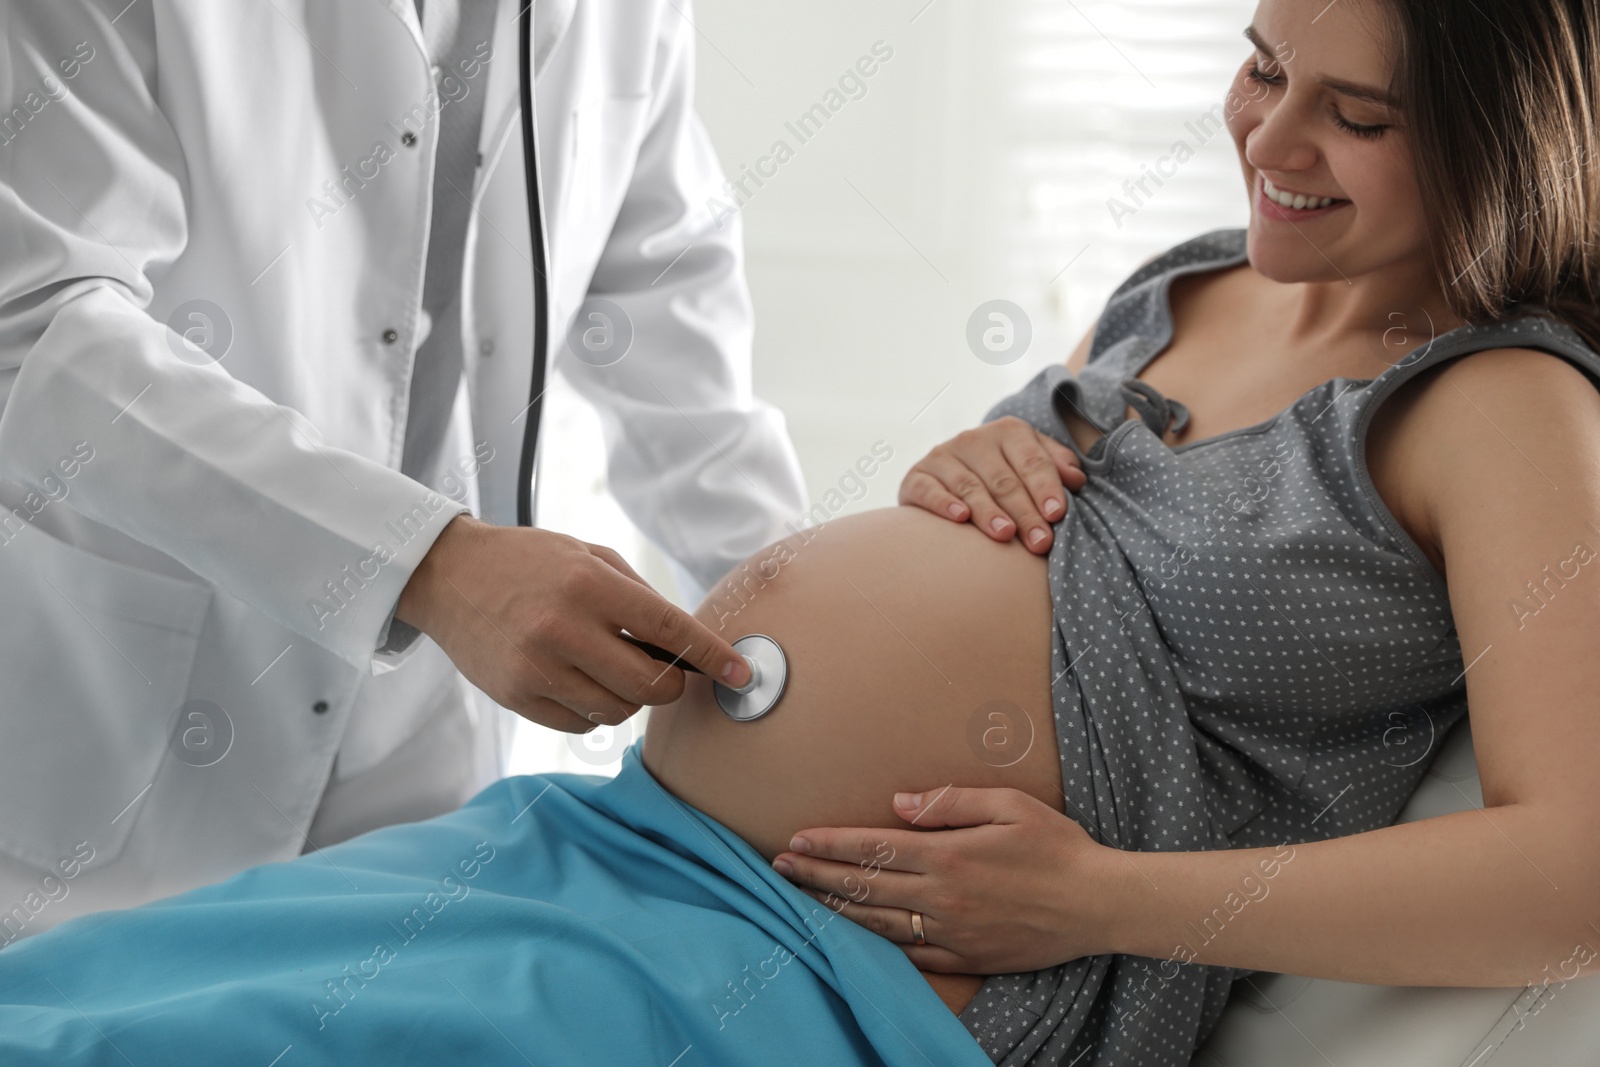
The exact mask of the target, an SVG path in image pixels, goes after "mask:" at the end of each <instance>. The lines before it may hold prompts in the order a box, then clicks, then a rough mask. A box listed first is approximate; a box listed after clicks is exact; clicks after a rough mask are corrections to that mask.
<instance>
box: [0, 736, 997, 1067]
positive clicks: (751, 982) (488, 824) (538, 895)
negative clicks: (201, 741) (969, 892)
mask: <svg viewBox="0 0 1600 1067" xmlns="http://www.w3.org/2000/svg"><path fill="white" fill-rule="evenodd" d="M640 744H642V742H639V743H636V744H635V745H634V746H633V747H632V748H630V749H628V751H627V752H626V753H625V755H624V758H623V763H622V767H621V770H620V772H619V773H618V775H617V776H616V777H615V778H614V779H608V778H604V777H600V776H595V775H576V774H545V775H533V776H527V777H518V778H509V779H506V780H504V781H501V782H497V783H496V784H494V785H492V786H490V787H489V788H487V789H485V790H484V791H483V792H481V793H479V794H478V795H477V796H476V797H475V798H474V799H473V800H471V801H470V802H469V803H468V804H467V805H466V806H464V807H463V808H462V809H461V810H459V811H456V812H453V813H451V814H449V815H444V816H441V817H439V818H435V819H430V820H427V821H425V822H419V823H412V824H408V825H403V826H395V827H388V828H386V829H383V830H379V831H376V832H373V833H370V834H365V835H363V836H361V837H359V838H356V839H354V840H352V841H348V842H345V843H344V844H341V845H338V846H336V847H334V848H329V849H325V850H323V851H321V852H319V853H315V854H312V855H309V856H305V857H302V858H300V859H298V860H295V861H293V862H289V863H273V864H266V865H264V866H260V867H255V868H252V869H250V870H248V871H245V872H243V873H242V874H240V875H238V876H236V877H234V878H232V879H230V880H228V881H226V882H223V883H220V884H218V885H215V886H208V887H205V888H202V889H197V890H194V891H191V892H188V893H185V894H182V895H180V896H176V897H171V898H168V899H166V900H162V901H157V902H155V903H152V904H148V905H145V906H143V907H140V908H134V909H130V910H126V911H118V912H108V913H102V914H98V915H90V916H85V917H83V918H80V919H76V920H73V921H71V922H68V923H65V924H63V925H62V926H60V927H58V928H56V929H54V930H51V931H48V932H46V933H44V934H41V935H39V936H37V937H34V938H31V939H27V940H24V941H19V942H17V943H15V944H13V945H12V946H10V947H9V948H6V949H4V950H3V951H0V1064H6V1065H7V1067H28V1065H33V1064H41V1065H42V1064H49V1065H51V1067H56V1065H59V1064H68V1063H70V1064H75V1065H77V1064H107V1065H113V1064H114V1065H118V1067H127V1065H128V1064H132V1065H134V1067H167V1065H179V1064H223V1063H225V1064H253V1065H258V1067H268V1065H269V1064H271V1065H273V1067H298V1065H300V1064H312V1063H331V1064H342V1065H345V1064H360V1063H383V1064H386V1065H387V1064H413V1063H414V1064H439V1063H470V1064H474V1065H479V1067H486V1065H498V1064H506V1065H514V1067H525V1065H527V1064H537V1065H538V1067H547V1065H559V1064H585V1065H588V1064H607V1065H610V1064H659V1065H661V1067H696V1065H702V1064H790V1063H793V1064H857V1063H859V1064H888V1065H896V1067H898V1065H907V1067H910V1065H916V1067H928V1065H929V1064H939V1065H957V1067H960V1065H965V1064H970V1065H972V1067H985V1065H987V1064H989V1062H990V1061H989V1058H988V1057H987V1056H985V1055H984V1054H983V1052H982V1051H981V1049H980V1048H979V1047H978V1045H977V1044H976V1042H974V1041H973V1039H972V1037H971V1036H970V1035H969V1033H968V1032H967V1030H966V1028H965V1027H964V1026H963V1025H962V1024H961V1023H960V1022H959V1021H958V1020H957V1019H956V1017H955V1016H954V1015H952V1014H951V1013H950V1011H949V1010H948V1009H946V1008H945V1007H944V1005H943V1004H942V1003H941V1002H940V1001H939V999H938V997H937V996H936V995H935V994H934V992H933V990H932V989H931V988H930V987H929V986H928V985H927V983H926V982H924V981H923V980H922V978H921V976H919V975H918V974H917V972H916V970H915V969H914V968H913V967H912V966H911V964H910V962H909V961H908V960H907V959H906V958H905V956H904V955H903V954H902V953H901V952H900V951H899V949H898V948H896V947H895V946H894V945H892V944H891V943H889V942H888V941H885V940H883V939H881V938H879V937H877V936H876V935H873V934H870V933H868V932H867V931H865V930H863V929H861V928H860V927H858V926H856V925H855V924H853V923H851V922H850V921H849V920H847V919H845V918H843V917H842V916H839V915H836V914H834V913H833V912H832V911H830V910H829V909H828V908H827V907H825V906H824V905H822V904H819V903H818V902H817V901H815V900H813V899H811V898H810V897H808V896H806V895H805V894H803V893H801V892H800V891H799V890H797V889H796V888H794V887H793V886H792V885H790V884H789V883H787V882H786V881H784V880H783V879H782V878H780V877H778V876H777V875H776V874H775V873H774V872H773V871H772V870H771V868H770V867H768V865H767V864H766V863H765V862H764V861H763V860H762V859H761V857H760V855H759V854H757V853H756V852H755V850H754V849H752V848H751V847H750V846H749V845H748V844H746V843H745V842H744V841H743V840H742V839H740V838H739V837H737V836H736V835H734V834H733V833H732V832H731V831H730V830H728V829H727V828H726V827H724V826H722V825H721V824H720V823H718V822H716V821H715V820H713V819H711V818H709V817H707V816H706V815H704V814H702V813H701V812H699V811H698V810H696V809H694V808H692V807H690V806H689V805H687V804H685V803H683V802H682V801H680V800H678V799H677V798H675V797H673V796H672V795H671V794H669V793H667V792H666V791H665V790H664V789H663V788H662V787H661V785H660V784H659V783H658V782H657V781H656V780H655V779H654V778H653V777H652V776H651V775H650V773H649V772H648V771H647V770H646V769H645V767H644V764H643V762H642V761H641V759H640V757H639V747H640Z"/></svg>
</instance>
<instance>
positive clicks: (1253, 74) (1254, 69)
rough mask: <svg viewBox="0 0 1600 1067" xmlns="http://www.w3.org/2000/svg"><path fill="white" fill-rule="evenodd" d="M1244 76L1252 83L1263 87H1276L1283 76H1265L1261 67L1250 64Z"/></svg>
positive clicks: (1256, 64)
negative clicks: (1258, 83)
mask: <svg viewBox="0 0 1600 1067" xmlns="http://www.w3.org/2000/svg"><path fill="white" fill-rule="evenodd" d="M1246 76H1247V77H1249V78H1251V79H1253V80H1254V81H1258V82H1260V83H1261V84H1263V85H1277V84H1278V83H1279V82H1281V81H1283V75H1281V74H1267V73H1265V72H1264V71H1263V70H1262V69H1261V66H1260V64H1258V63H1252V64H1250V71H1249V73H1248V75H1246Z"/></svg>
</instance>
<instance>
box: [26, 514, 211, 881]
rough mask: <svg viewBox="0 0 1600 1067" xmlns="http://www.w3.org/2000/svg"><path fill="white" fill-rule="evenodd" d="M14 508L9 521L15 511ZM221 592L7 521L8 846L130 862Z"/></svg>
mask: <svg viewBox="0 0 1600 1067" xmlns="http://www.w3.org/2000/svg"><path fill="white" fill-rule="evenodd" d="M7 517H9V516H7ZM210 601H211V590H210V589H209V587H207V586H204V585H201V584H199V583H196V582H189V581H183V580H180V579H177V578H170V577H167V576H165V575H160V574H155V573H153V572H149V571H144V570H140V569H138V568H135V567H130V566H126V565H124V564H121V563H117V562H113V561H112V560H109V559H105V558H103V557H101V556H97V555H94V554H92V553H89V552H86V551H84V550H82V549H79V548H76V547H74V546H72V545H70V544H67V543H66V542H64V541H60V540H57V539H56V538H54V537H52V536H50V535H49V534H47V533H44V532H42V531H40V530H38V529H36V528H35V527H34V526H33V525H31V524H30V523H25V522H23V523H19V522H15V521H13V522H11V523H10V524H8V525H6V526H3V527H0V731H3V733H0V851H3V852H5V853H8V854H10V855H11V856H13V857H15V858H16V859H19V860H21V861H23V862H24V863H28V864H32V865H33V866H36V867H40V868H46V869H48V868H54V867H55V866H56V864H57V863H59V862H61V861H62V860H64V859H67V858H70V857H72V856H73V855H74V853H75V852H76V850H77V849H78V848H79V846H80V845H81V843H83V842H88V843H89V844H90V845H91V846H92V847H93V849H94V857H95V861H96V862H97V863H104V862H107V861H109V860H111V859H113V858H115V857H116V855H117V854H118V853H120V852H121V851H122V847H123V845H124V843H125V842H126V841H127V838H128V832H129V829H130V827H131V826H132V825H133V823H134V821H135V819H136V818H137V817H138V808H137V807H136V806H135V801H137V800H139V799H141V798H142V796H143V793H144V790H145V789H147V788H148V787H149V785H150V784H151V782H152V781H154V779H155V775H156V771H157V769H158V768H159V766H160V764H161V761H162V758H163V756H164V755H165V753H166V751H167V742H168V735H169V733H170V732H171V730H172V729H173V727H174V725H175V724H176V722H177V717H178V711H179V707H180V705H181V704H182V702H183V699H184V696H185V691H186V689H187V687H188V682H189V674H190V671H191V670H192V669H193V665H194V658H195V652H196V649H197V647H198V645H199V640H200V630H201V626H202V624H203V623H204V621H205V616H206V611H207V608H208V607H209V605H210Z"/></svg>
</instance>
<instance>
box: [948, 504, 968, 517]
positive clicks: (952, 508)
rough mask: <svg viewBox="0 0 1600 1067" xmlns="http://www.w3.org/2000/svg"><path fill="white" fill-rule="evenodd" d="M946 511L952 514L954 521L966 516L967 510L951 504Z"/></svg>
mask: <svg viewBox="0 0 1600 1067" xmlns="http://www.w3.org/2000/svg"><path fill="white" fill-rule="evenodd" d="M945 510H946V511H948V512H950V517H951V518H952V519H959V518H961V516H962V515H965V514H966V512H965V510H963V509H962V507H961V505H960V504H951V505H950V506H949V507H948V508H946V509H945Z"/></svg>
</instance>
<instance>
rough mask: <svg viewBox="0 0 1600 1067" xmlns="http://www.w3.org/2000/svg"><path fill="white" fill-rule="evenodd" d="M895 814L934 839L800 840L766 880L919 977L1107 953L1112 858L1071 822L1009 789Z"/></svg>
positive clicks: (899, 833)
mask: <svg viewBox="0 0 1600 1067" xmlns="http://www.w3.org/2000/svg"><path fill="white" fill-rule="evenodd" d="M913 801H914V803H913ZM894 808H895V813H896V814H897V815H899V816H900V818H902V819H903V820H905V822H906V823H907V825H908V826H910V825H915V826H918V827H925V828H938V829H934V830H933V831H932V832H922V831H920V830H912V829H904V830H885V829H874V828H868V827H861V828H854V829H840V828H819V829H812V830H801V831H800V832H799V833H798V834H796V835H795V837H794V839H793V840H792V841H791V842H790V843H789V847H790V851H788V852H783V853H779V854H778V855H777V856H776V857H774V859H773V861H772V866H773V869H775V870H776V871H777V872H778V873H779V874H781V875H783V876H784V877H786V878H788V879H790V880H791V881H793V882H795V883H796V884H798V885H799V886H800V888H801V889H803V890H804V891H805V892H806V893H807V894H809V895H810V896H812V897H814V898H816V899H817V900H820V901H822V902H823V903H824V904H826V905H827V906H828V907H830V908H832V909H833V910H834V911H836V912H838V913H839V914H841V915H843V916H844V917H845V918H847V919H853V920H854V921H855V922H857V923H859V924H860V925H862V926H864V927H866V928H867V929H868V930H871V931H872V932H873V933H875V934H879V935H881V936H883V937H887V938H888V939H889V940H891V941H894V942H896V943H898V944H899V946H900V948H901V950H902V951H903V952H905V954H906V955H907V956H908V957H909V958H910V959H911V962H912V963H914V964H915V965H916V966H917V967H918V968H920V969H922V970H925V971H944V972H949V973H955V974H1008V973H1010V972H1013V971H1035V970H1040V969H1042V968H1045V967H1054V966H1055V965H1057V964H1060V963H1065V962H1067V961H1068V960H1074V959H1077V958H1078V957H1080V956H1098V955H1102V954H1104V953H1107V952H1111V951H1115V950H1114V949H1113V948H1112V947H1111V942H1110V935H1109V933H1108V930H1109V928H1110V927H1111V925H1112V924H1111V922H1110V920H1111V918H1112V917H1113V915H1114V910H1113V909H1114V908H1115V906H1116V900H1115V896H1116V892H1115V890H1114V889H1113V887H1114V886H1116V885H1117V884H1118V883H1117V881H1116V879H1114V878H1113V877H1111V875H1110V873H1108V871H1112V872H1114V868H1110V867H1109V866H1108V865H1111V864H1118V863H1120V862H1121V860H1120V858H1119V857H1120V853H1119V852H1118V851H1117V850H1116V849H1113V848H1108V847H1107V846H1105V845H1101V844H1098V843H1096V842H1095V841H1094V840H1093V839H1092V838H1091V837H1090V836H1089V835H1088V834H1087V833H1086V832H1085V831H1084V830H1083V828H1082V827H1081V826H1079V825H1078V824H1077V823H1076V822H1074V821H1073V820H1071V819H1069V818H1067V817H1066V816H1065V815H1062V814H1061V813H1059V812H1057V811H1056V810H1055V809H1054V808H1051V807H1048V806H1047V805H1045V804H1043V803H1041V802H1040V801H1039V800H1037V799H1036V798H1034V797H1033V796H1031V795H1029V794H1027V793H1024V792H1022V791H1020V790H1017V789H975V788H965V789H964V788H960V787H958V786H950V787H948V788H946V789H944V790H937V789H936V790H932V791H930V792H927V793H896V794H895V803H894ZM913 911H916V912H919V913H920V914H921V915H922V930H923V935H924V938H925V942H926V943H925V944H921V945H918V944H916V942H915V936H914V933H913V930H914V928H913V926H912V921H911V913H912V912H913Z"/></svg>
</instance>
